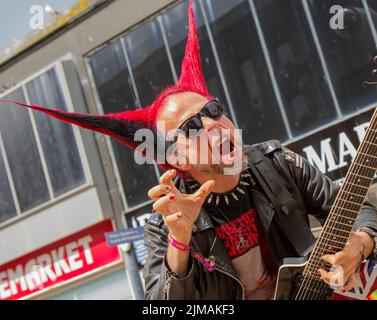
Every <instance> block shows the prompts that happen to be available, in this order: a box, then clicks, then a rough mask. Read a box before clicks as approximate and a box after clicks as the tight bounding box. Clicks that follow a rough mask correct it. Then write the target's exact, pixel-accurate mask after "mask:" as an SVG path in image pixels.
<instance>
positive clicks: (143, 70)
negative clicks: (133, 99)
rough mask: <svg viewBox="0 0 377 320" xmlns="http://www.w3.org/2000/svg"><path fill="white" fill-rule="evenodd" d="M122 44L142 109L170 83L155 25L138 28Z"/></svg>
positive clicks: (161, 40) (159, 32) (162, 46)
mask: <svg viewBox="0 0 377 320" xmlns="http://www.w3.org/2000/svg"><path fill="white" fill-rule="evenodd" d="M124 40H125V43H126V47H127V52H128V55H129V59H130V64H131V68H132V72H133V75H134V78H135V82H136V87H137V90H138V92H139V96H140V102H141V106H143V107H145V106H147V105H149V104H151V103H152V102H153V101H154V99H155V98H156V96H157V95H158V94H159V93H160V92H161V91H162V90H164V89H165V88H166V87H167V86H170V85H172V84H173V83H174V79H173V74H172V70H171V69H170V65H169V60H168V56H167V54H166V50H165V46H164V42H163V38H162V35H161V30H160V27H159V25H158V22H157V21H155V20H154V21H150V22H148V23H144V24H142V25H141V26H139V27H138V28H137V29H135V30H134V31H132V32H131V33H129V34H128V35H127V36H126V37H125V38H124Z"/></svg>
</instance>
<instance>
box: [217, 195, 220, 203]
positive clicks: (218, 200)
mask: <svg viewBox="0 0 377 320" xmlns="http://www.w3.org/2000/svg"><path fill="white" fill-rule="evenodd" d="M219 202H220V197H219V196H217V197H216V205H218V204H219Z"/></svg>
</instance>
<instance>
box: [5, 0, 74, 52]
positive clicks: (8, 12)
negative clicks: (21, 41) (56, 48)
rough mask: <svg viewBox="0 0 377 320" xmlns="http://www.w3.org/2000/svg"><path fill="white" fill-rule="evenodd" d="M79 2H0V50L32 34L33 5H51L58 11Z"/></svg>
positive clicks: (48, 0) (66, 0)
mask: <svg viewBox="0 0 377 320" xmlns="http://www.w3.org/2000/svg"><path fill="white" fill-rule="evenodd" d="M76 2H77V0H0V16H1V19H0V50H1V49H4V48H5V47H7V46H8V45H9V44H10V43H12V41H13V39H15V38H22V37H23V36H24V35H26V34H27V33H28V32H30V31H31V30H30V27H29V21H30V18H31V17H32V14H30V12H29V11H30V8H31V6H33V5H41V6H42V7H44V6H45V5H49V6H51V7H52V8H54V9H55V10H56V11H62V10H64V9H68V8H69V7H70V6H72V5H73V4H75V3H76Z"/></svg>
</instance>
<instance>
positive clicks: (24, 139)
mask: <svg viewBox="0 0 377 320" xmlns="http://www.w3.org/2000/svg"><path fill="white" fill-rule="evenodd" d="M4 99H6V100H16V101H20V102H25V97H24V95H23V93H22V89H18V90H17V91H15V92H13V93H11V94H9V95H8V96H6V97H5V98H4ZM0 112H1V116H0V131H1V135H2V137H3V141H4V147H5V152H6V154H7V158H8V162H9V167H10V171H11V174H12V178H13V181H14V185H15V189H16V193H17V196H18V201H19V203H20V208H21V211H27V210H30V209H32V208H34V207H36V206H38V205H40V204H42V203H43V202H46V201H48V200H50V196H49V192H48V189H47V183H46V179H45V175H44V172H43V168H42V164H41V159H40V156H39V153H38V147H37V143H36V140H35V137H34V134H33V128H32V125H31V121H30V118H29V113H28V110H26V109H20V108H16V107H14V106H7V107H4V108H1V110H0Z"/></svg>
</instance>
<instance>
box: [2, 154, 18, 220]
mask: <svg viewBox="0 0 377 320" xmlns="http://www.w3.org/2000/svg"><path fill="white" fill-rule="evenodd" d="M16 214H17V212H16V207H15V204H14V201H13V196H12V192H11V189H10V185H9V180H8V176H7V173H6V171H5V162H4V159H3V156H2V152H1V149H0V222H3V221H5V220H7V219H9V218H12V217H14V216H15V215H16Z"/></svg>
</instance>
